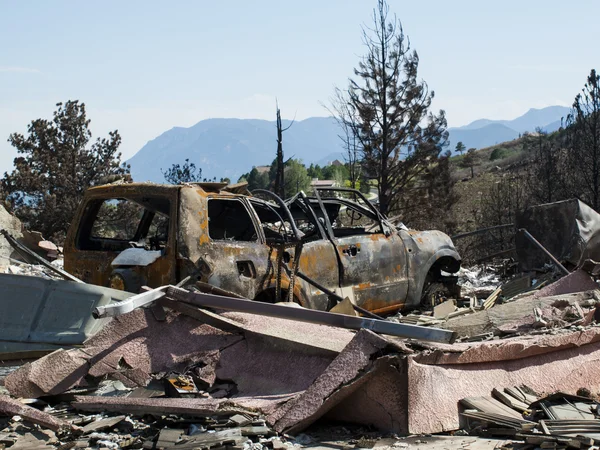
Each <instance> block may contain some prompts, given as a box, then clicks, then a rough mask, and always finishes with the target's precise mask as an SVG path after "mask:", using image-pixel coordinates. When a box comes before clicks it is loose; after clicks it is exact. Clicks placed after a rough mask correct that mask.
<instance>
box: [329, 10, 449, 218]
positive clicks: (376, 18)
mask: <svg viewBox="0 0 600 450" xmlns="http://www.w3.org/2000/svg"><path fill="white" fill-rule="evenodd" d="M363 41H364V44H365V45H366V47H367V54H366V56H365V57H364V58H363V59H362V60H361V61H360V63H359V65H358V68H356V69H355V70H354V75H355V77H354V78H352V79H350V84H349V87H348V89H347V91H345V92H343V93H342V94H343V97H344V98H346V100H347V105H348V113H347V117H348V119H347V120H348V123H349V125H350V126H351V129H352V133H353V135H354V136H355V137H356V138H357V141H358V146H359V149H360V151H361V153H362V167H363V169H364V170H365V172H366V176H368V177H370V178H374V179H376V180H377V188H378V190H379V204H380V209H381V212H383V213H384V214H388V213H390V212H393V211H394V210H397V209H400V208H401V207H402V197H406V196H410V195H411V192H410V190H411V188H412V187H414V186H416V185H417V183H416V181H417V180H418V178H419V176H421V175H422V174H423V173H424V172H425V171H426V170H427V169H428V167H429V165H430V164H432V163H435V161H436V160H437V158H438V156H439V154H440V152H441V150H442V148H443V146H444V145H446V141H447V138H448V132H447V131H446V127H447V124H446V117H445V113H444V112H443V111H440V112H439V113H438V114H437V115H434V114H432V113H430V112H429V107H430V105H431V100H432V99H433V96H434V93H433V91H430V90H429V88H428V87H427V84H426V83H425V82H423V81H420V80H419V78H418V74H417V69H418V65H419V57H418V55H417V53H416V51H413V50H411V49H410V43H409V41H408V38H406V37H405V35H404V32H403V30H402V24H401V23H400V21H399V20H398V19H397V18H396V17H395V16H394V17H393V18H389V7H388V5H387V3H386V2H385V1H384V0H378V3H377V7H376V8H375V9H374V11H373V27H372V28H366V27H365V28H364V29H363ZM334 109H335V107H334Z"/></svg>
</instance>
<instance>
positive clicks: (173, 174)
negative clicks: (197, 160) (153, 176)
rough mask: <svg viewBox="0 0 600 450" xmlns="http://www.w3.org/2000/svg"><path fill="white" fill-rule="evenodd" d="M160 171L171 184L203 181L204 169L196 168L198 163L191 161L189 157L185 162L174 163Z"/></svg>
mask: <svg viewBox="0 0 600 450" xmlns="http://www.w3.org/2000/svg"><path fill="white" fill-rule="evenodd" d="M160 172H161V173H162V174H163V177H165V181H166V182H167V183H169V184H183V183H198V182H200V181H202V169H201V168H200V167H198V168H196V164H194V163H191V162H190V160H189V159H188V158H186V159H185V162H184V163H183V164H173V165H172V166H171V167H170V168H169V169H167V170H166V171H164V172H163V170H162V169H160Z"/></svg>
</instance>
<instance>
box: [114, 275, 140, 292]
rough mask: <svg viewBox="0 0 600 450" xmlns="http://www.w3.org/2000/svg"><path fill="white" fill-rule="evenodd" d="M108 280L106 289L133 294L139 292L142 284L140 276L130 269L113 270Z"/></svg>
mask: <svg viewBox="0 0 600 450" xmlns="http://www.w3.org/2000/svg"><path fill="white" fill-rule="evenodd" d="M108 280H109V281H108V287H110V288H113V289H117V290H119V291H127V292H132V293H134V294H138V293H139V292H140V289H141V288H142V284H143V283H142V279H141V277H140V275H139V274H138V273H136V272H134V271H133V270H132V269H115V270H113V271H112V273H111V274H110V278H109V279H108Z"/></svg>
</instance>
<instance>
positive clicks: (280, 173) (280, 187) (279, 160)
mask: <svg viewBox="0 0 600 450" xmlns="http://www.w3.org/2000/svg"><path fill="white" fill-rule="evenodd" d="M276 105H277V157H276V167H277V169H276V171H275V193H276V194H277V195H279V197H281V198H284V195H285V180H284V174H285V162H284V161H283V132H284V131H286V130H289V129H290V128H291V126H292V125H293V124H294V121H293V120H292V123H290V124H289V125H288V126H287V127H285V128H283V127H282V125H281V110H280V109H279V104H277V103H276Z"/></svg>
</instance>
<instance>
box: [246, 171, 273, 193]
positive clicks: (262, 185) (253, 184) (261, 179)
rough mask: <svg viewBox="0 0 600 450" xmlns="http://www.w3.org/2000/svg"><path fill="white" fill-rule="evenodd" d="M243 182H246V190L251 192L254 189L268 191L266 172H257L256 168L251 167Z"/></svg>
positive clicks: (267, 175)
mask: <svg viewBox="0 0 600 450" xmlns="http://www.w3.org/2000/svg"><path fill="white" fill-rule="evenodd" d="M245 179H246V180H245V181H247V182H248V190H250V191H253V190H255V189H268V188H269V174H268V173H267V172H262V173H261V172H259V171H258V170H257V169H256V167H253V168H252V170H251V171H250V173H248V174H247V176H246V177H245Z"/></svg>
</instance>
